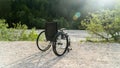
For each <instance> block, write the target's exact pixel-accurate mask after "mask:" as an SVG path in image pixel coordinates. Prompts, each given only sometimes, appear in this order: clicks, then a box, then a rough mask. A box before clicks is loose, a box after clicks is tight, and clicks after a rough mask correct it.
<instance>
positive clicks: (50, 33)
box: [45, 22, 58, 41]
mask: <svg viewBox="0 0 120 68" xmlns="http://www.w3.org/2000/svg"><path fill="white" fill-rule="evenodd" d="M57 32H58V27H57V23H56V22H48V23H46V24H45V35H46V38H47V40H48V41H52V40H53V38H54V37H55V35H56V34H57Z"/></svg>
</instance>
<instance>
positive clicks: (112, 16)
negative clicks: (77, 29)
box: [82, 10, 120, 41]
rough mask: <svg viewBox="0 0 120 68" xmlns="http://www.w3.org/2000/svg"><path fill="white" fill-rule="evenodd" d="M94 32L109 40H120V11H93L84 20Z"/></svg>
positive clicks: (88, 28)
mask: <svg viewBox="0 0 120 68" xmlns="http://www.w3.org/2000/svg"><path fill="white" fill-rule="evenodd" d="M82 25H84V26H85V27H86V29H87V30H89V31H90V32H91V33H92V34H95V35H97V36H99V37H101V38H104V39H105V40H107V41H110V40H114V41H120V11H117V10H101V11H99V12H96V13H91V14H90V15H89V16H88V17H87V18H86V19H84V20H83V21H82Z"/></svg>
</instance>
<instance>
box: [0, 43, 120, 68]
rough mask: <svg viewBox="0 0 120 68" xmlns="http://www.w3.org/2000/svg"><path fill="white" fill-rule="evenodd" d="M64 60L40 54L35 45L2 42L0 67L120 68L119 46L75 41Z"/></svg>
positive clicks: (51, 53)
mask: <svg viewBox="0 0 120 68" xmlns="http://www.w3.org/2000/svg"><path fill="white" fill-rule="evenodd" d="M72 48H73V50H72V51H70V52H69V53H66V54H65V55H64V56H62V57H57V56H55V55H54V53H53V52H52V50H51V49H49V50H48V51H46V52H41V51H39V50H38V49H37V47H36V44H35V42H27V41H16V42H0V68H120V44H118V43H84V42H82V43H79V42H72Z"/></svg>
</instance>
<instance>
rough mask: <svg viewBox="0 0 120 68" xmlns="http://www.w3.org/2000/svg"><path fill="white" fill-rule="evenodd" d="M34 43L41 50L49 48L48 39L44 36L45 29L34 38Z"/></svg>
mask: <svg viewBox="0 0 120 68" xmlns="http://www.w3.org/2000/svg"><path fill="white" fill-rule="evenodd" d="M36 44H37V47H38V49H39V50H41V51H46V50H48V49H49V48H50V46H51V44H50V41H47V39H46V36H45V31H42V32H41V33H40V34H39V35H38V37H37V40H36Z"/></svg>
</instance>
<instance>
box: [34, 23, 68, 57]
mask: <svg viewBox="0 0 120 68" xmlns="http://www.w3.org/2000/svg"><path fill="white" fill-rule="evenodd" d="M64 30H65V28H62V29H60V30H58V25H57V23H56V22H48V23H45V29H44V30H43V31H42V32H40V33H39V35H38V37H37V40H36V44H37V47H38V49H39V50H41V51H46V50H48V49H49V48H50V47H51V46H52V48H53V52H54V53H55V55H57V56H62V55H64V54H65V52H66V51H68V52H69V50H70V48H69V46H70V37H69V35H68V34H67V33H65V32H64Z"/></svg>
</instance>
